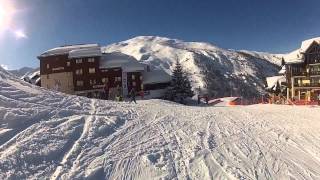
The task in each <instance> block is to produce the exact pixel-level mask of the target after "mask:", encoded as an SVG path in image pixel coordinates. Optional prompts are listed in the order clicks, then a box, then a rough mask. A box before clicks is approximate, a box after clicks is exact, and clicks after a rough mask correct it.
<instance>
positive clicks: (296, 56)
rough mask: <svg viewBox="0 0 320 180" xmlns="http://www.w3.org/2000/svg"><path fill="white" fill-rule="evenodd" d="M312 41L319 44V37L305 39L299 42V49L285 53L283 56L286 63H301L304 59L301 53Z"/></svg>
mask: <svg viewBox="0 0 320 180" xmlns="http://www.w3.org/2000/svg"><path fill="white" fill-rule="evenodd" d="M313 42H316V43H318V44H320V37H317V38H312V39H308V40H305V41H303V42H302V43H301V47H300V48H299V49H297V50H295V51H293V52H291V53H289V54H286V55H285V56H284V59H285V62H286V64H296V63H302V62H303V61H304V59H303V53H305V52H306V51H307V50H308V49H309V47H310V46H311V45H312V43H313Z"/></svg>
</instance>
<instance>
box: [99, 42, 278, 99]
mask: <svg viewBox="0 0 320 180" xmlns="http://www.w3.org/2000/svg"><path fill="white" fill-rule="evenodd" d="M103 51H104V52H105V53H110V52H114V51H119V52H121V53H124V54H128V55H131V56H133V57H135V58H136V59H137V60H139V61H143V62H145V63H149V64H150V65H152V66H153V67H156V68H158V69H164V70H165V71H166V72H167V73H169V74H171V72H172V70H173V68H174V64H175V61H176V60H179V61H180V63H181V64H182V66H183V68H184V69H185V70H186V72H188V73H189V75H190V79H191V80H192V85H193V88H194V89H197V88H198V87H201V88H202V89H204V90H205V91H206V90H207V91H208V93H209V94H211V95H212V96H219V97H223V96H228V95H230V94H231V93H232V92H231V91H234V89H235V91H238V92H239V91H242V89H249V91H250V92H249V93H247V94H243V95H244V96H251V95H258V94H261V93H263V92H264V85H265V78H266V77H267V76H273V75H275V74H277V72H278V71H279V65H280V63H281V55H276V54H268V53H260V52H251V51H236V50H227V49H222V48H219V47H217V46H215V45H212V44H210V43H204V42H184V41H181V40H177V39H169V38H164V37H156V36H138V37H135V38H133V39H129V40H127V41H123V42H119V43H115V44H111V45H108V46H106V47H103Z"/></svg>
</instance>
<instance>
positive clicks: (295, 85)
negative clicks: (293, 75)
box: [294, 83, 320, 87]
mask: <svg viewBox="0 0 320 180" xmlns="http://www.w3.org/2000/svg"><path fill="white" fill-rule="evenodd" d="M294 87H320V83H310V84H298V83H295V84H294Z"/></svg>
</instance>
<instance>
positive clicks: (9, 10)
mask: <svg viewBox="0 0 320 180" xmlns="http://www.w3.org/2000/svg"><path fill="white" fill-rule="evenodd" d="M14 12H15V9H14V7H13V4H12V3H11V2H10V1H9V0H0V30H4V29H7V28H9V27H10V25H11V21H12V17H13V15H14Z"/></svg>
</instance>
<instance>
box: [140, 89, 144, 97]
mask: <svg viewBox="0 0 320 180" xmlns="http://www.w3.org/2000/svg"><path fill="white" fill-rule="evenodd" d="M139 94H140V96H141V99H144V91H143V89H141V91H140V92H139Z"/></svg>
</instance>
